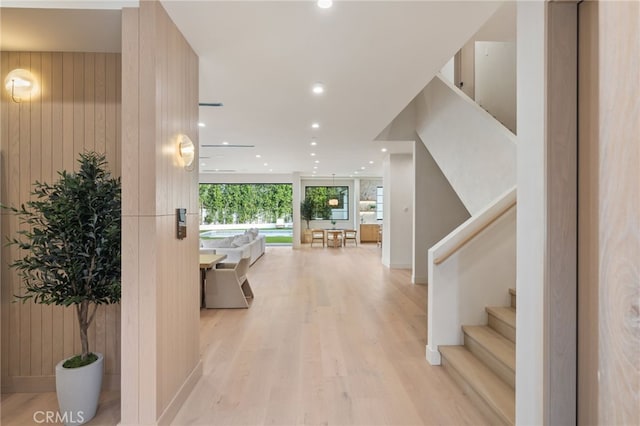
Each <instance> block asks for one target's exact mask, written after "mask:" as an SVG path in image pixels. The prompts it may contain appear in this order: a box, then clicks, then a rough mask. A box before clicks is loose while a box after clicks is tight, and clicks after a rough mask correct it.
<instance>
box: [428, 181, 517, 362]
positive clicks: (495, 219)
mask: <svg viewBox="0 0 640 426" xmlns="http://www.w3.org/2000/svg"><path fill="white" fill-rule="evenodd" d="M516 208H517V199H516V188H515V187H514V188H512V189H510V190H509V191H507V192H505V193H504V194H503V195H501V196H500V197H498V198H497V199H496V200H495V201H494V202H493V203H491V204H490V205H489V206H488V207H487V208H485V209H484V210H482V211H481V212H479V213H478V214H476V215H474V216H472V217H471V218H469V219H468V220H467V221H465V222H464V223H462V224H461V225H460V226H458V227H457V228H456V229H454V230H453V231H452V232H451V233H449V235H447V236H446V237H445V238H443V239H442V240H440V241H439V242H438V243H437V244H435V245H434V246H433V247H431V248H430V249H429V251H428V263H427V265H428V309H427V315H428V321H427V360H428V361H429V363H431V364H432V365H439V364H440V353H439V352H438V346H439V345H460V344H462V341H463V334H462V330H461V326H462V325H478V324H486V321H487V316H486V313H485V310H484V309H485V306H492V305H503V304H505V303H507V302H508V301H507V300H506V298H508V288H509V287H514V286H515V264H516V226H515V225H516Z"/></svg>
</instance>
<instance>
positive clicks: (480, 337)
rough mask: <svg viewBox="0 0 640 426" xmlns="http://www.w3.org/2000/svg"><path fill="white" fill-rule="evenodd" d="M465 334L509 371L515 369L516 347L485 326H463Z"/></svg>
mask: <svg viewBox="0 0 640 426" xmlns="http://www.w3.org/2000/svg"><path fill="white" fill-rule="evenodd" d="M462 330H463V331H464V333H465V334H467V335H468V336H469V337H471V338H472V339H473V340H475V341H476V342H477V343H478V344H480V345H481V346H482V347H484V348H485V349H486V350H487V351H489V352H490V353H491V354H492V355H493V356H494V357H495V358H497V359H498V360H499V361H500V362H502V363H503V364H504V365H506V366H507V367H508V368H509V369H510V370H512V371H515V369H516V345H515V344H514V343H513V342H512V341H511V340H509V339H506V338H505V337H504V336H502V335H501V334H500V333H497V332H496V331H494V330H493V329H491V328H490V327H488V326H486V325H463V326H462Z"/></svg>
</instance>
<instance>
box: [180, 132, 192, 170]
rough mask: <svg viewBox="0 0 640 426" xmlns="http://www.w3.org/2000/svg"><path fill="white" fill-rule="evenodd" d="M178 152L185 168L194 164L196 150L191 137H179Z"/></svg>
mask: <svg viewBox="0 0 640 426" xmlns="http://www.w3.org/2000/svg"><path fill="white" fill-rule="evenodd" d="M178 152H179V153H180V158H182V162H183V163H184V167H185V168H187V167H190V166H191V165H192V164H193V160H194V158H195V154H196V149H195V146H193V142H191V139H189V136H187V135H178Z"/></svg>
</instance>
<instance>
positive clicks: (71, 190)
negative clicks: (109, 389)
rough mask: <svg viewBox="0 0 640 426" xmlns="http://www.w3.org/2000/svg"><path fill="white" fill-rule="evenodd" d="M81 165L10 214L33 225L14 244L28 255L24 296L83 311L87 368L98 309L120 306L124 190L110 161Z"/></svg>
mask: <svg viewBox="0 0 640 426" xmlns="http://www.w3.org/2000/svg"><path fill="white" fill-rule="evenodd" d="M79 163H80V169H79V171H78V172H77V173H67V172H66V171H62V172H59V173H58V174H59V179H58V181H57V182H56V183H54V184H53V185H51V184H48V183H41V182H38V181H36V182H35V184H34V190H33V192H32V193H31V194H32V199H31V201H28V202H27V203H26V204H23V205H21V206H20V208H15V207H5V208H8V209H9V210H11V211H12V212H13V213H15V214H16V215H17V216H18V217H19V218H20V220H21V223H22V224H24V225H26V226H25V227H24V229H23V230H21V231H18V236H17V237H16V238H13V239H10V241H9V244H14V245H16V246H18V247H19V248H20V249H21V250H23V251H24V252H25V253H26V254H25V255H24V257H22V258H20V259H18V260H16V261H14V262H13V263H12V264H11V265H10V266H11V267H13V268H15V269H17V270H18V272H19V274H20V276H21V278H22V281H23V285H24V292H23V293H22V295H16V297H17V298H19V299H22V300H23V301H26V300H28V299H33V301H34V302H35V303H42V304H46V305H50V304H54V305H63V306H71V305H73V306H75V308H76V314H77V319H78V324H79V326H80V340H81V343H82V354H81V356H80V357H81V359H82V360H83V361H86V360H87V359H88V357H89V339H88V335H87V331H88V329H89V326H90V325H91V322H92V321H93V319H94V317H95V314H96V311H97V308H98V305H101V304H110V303H117V302H119V301H120V271H121V266H120V253H121V245H120V229H121V207H120V204H121V202H120V201H121V195H120V193H121V189H120V178H113V177H111V175H110V174H109V172H108V171H107V162H106V160H105V157H104V156H103V155H100V154H96V153H85V154H81V155H80V159H79Z"/></svg>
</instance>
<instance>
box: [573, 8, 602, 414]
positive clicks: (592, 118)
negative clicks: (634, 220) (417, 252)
mask: <svg viewBox="0 0 640 426" xmlns="http://www.w3.org/2000/svg"><path fill="white" fill-rule="evenodd" d="M578 10H579V25H578V27H579V30H580V32H579V35H578V40H579V53H578V58H579V61H580V62H579V74H578V82H579V88H578V99H579V103H578V125H579V127H578V136H579V137H578V153H579V158H578V201H579V205H578V411H577V416H578V424H580V425H597V424H598V403H597V401H598V351H597V350H596V349H595V348H597V347H598V249H597V248H598V107H597V106H598V3H597V2H594V1H584V2H581V3H580V4H579V5H578Z"/></svg>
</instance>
